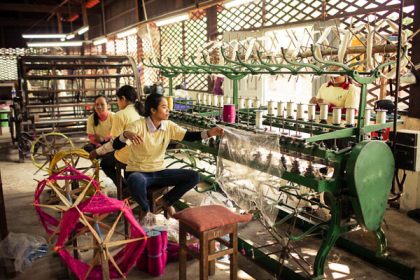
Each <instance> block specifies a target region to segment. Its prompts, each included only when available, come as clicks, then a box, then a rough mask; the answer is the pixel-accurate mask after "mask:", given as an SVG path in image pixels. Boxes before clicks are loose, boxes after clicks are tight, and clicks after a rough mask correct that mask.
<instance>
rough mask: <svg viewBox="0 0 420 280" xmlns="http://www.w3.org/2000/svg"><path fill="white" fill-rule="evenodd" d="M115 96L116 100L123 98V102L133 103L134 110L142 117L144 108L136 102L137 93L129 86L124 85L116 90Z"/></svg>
mask: <svg viewBox="0 0 420 280" xmlns="http://www.w3.org/2000/svg"><path fill="white" fill-rule="evenodd" d="M116 94H117V96H118V98H120V99H121V98H122V97H123V96H124V97H125V100H126V101H127V102H128V103H133V104H134V108H136V110H137V112H138V113H139V114H140V115H142V116H143V115H144V106H143V104H142V103H141V102H140V101H139V100H138V95H137V91H136V89H135V88H133V87H132V86H129V85H125V86H122V87H120V88H119V89H118V90H117V93H116Z"/></svg>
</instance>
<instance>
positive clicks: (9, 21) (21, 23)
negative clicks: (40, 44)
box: [0, 18, 51, 27]
mask: <svg viewBox="0 0 420 280" xmlns="http://www.w3.org/2000/svg"><path fill="white" fill-rule="evenodd" d="M38 21H39V19H35V18H34V19H25V20H16V19H13V18H0V26H16V27H28V26H32V25H33V24H35V23H37V22H38ZM36 26H37V27H48V26H51V23H50V22H48V21H41V22H38V23H37V24H36Z"/></svg>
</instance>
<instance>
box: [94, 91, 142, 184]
mask: <svg viewBox="0 0 420 280" xmlns="http://www.w3.org/2000/svg"><path fill="white" fill-rule="evenodd" d="M116 95H117V103H118V108H119V109H120V110H119V111H118V112H117V113H115V115H114V118H113V121H112V128H111V136H112V139H114V138H116V137H118V136H119V135H120V134H121V133H123V131H124V130H125V129H126V128H127V126H128V125H129V124H130V123H132V122H134V121H136V120H138V119H140V118H142V117H141V116H140V114H142V113H143V108H142V106H141V104H140V102H139V101H138V95H137V91H136V89H135V88H133V87H132V86H129V85H125V86H122V87H121V88H119V89H118V90H117V93H116ZM99 156H102V160H101V168H102V171H104V173H105V174H106V175H107V176H108V177H109V178H111V179H112V181H113V182H114V184H115V185H117V172H116V170H115V166H116V165H117V163H118V162H119V163H122V164H127V159H128V147H126V148H124V149H121V150H119V151H114V148H113V147H112V140H111V141H109V142H108V143H106V144H105V145H102V146H101V147H99V148H97V149H96V150H93V151H92V152H90V156H89V157H90V158H91V159H94V158H97V157H99ZM124 187H125V182H123V188H124Z"/></svg>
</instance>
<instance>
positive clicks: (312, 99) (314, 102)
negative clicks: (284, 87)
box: [309, 96, 317, 104]
mask: <svg viewBox="0 0 420 280" xmlns="http://www.w3.org/2000/svg"><path fill="white" fill-rule="evenodd" d="M316 100H317V99H316V97H315V96H313V97H312V98H311V100H309V103H310V104H316V103H317V102H316Z"/></svg>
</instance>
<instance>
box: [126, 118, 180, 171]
mask: <svg viewBox="0 0 420 280" xmlns="http://www.w3.org/2000/svg"><path fill="white" fill-rule="evenodd" d="M127 131H131V132H134V133H136V134H138V135H140V136H141V137H142V138H143V143H141V144H137V145H131V146H128V148H129V149H130V153H129V157H128V162H127V167H126V170H127V171H131V172H132V171H141V172H155V171H161V170H163V169H165V165H164V160H165V152H166V148H167V147H168V145H169V142H170V141H171V140H178V141H181V140H182V139H184V136H185V133H186V132H187V130H186V129H185V128H182V127H180V126H179V125H177V124H176V123H174V122H172V121H169V120H168V121H162V123H161V127H160V129H158V130H157V131H155V132H150V131H149V129H148V127H147V122H146V119H140V120H138V121H136V122H134V123H131V124H130V125H129V126H128V128H127Z"/></svg>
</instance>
